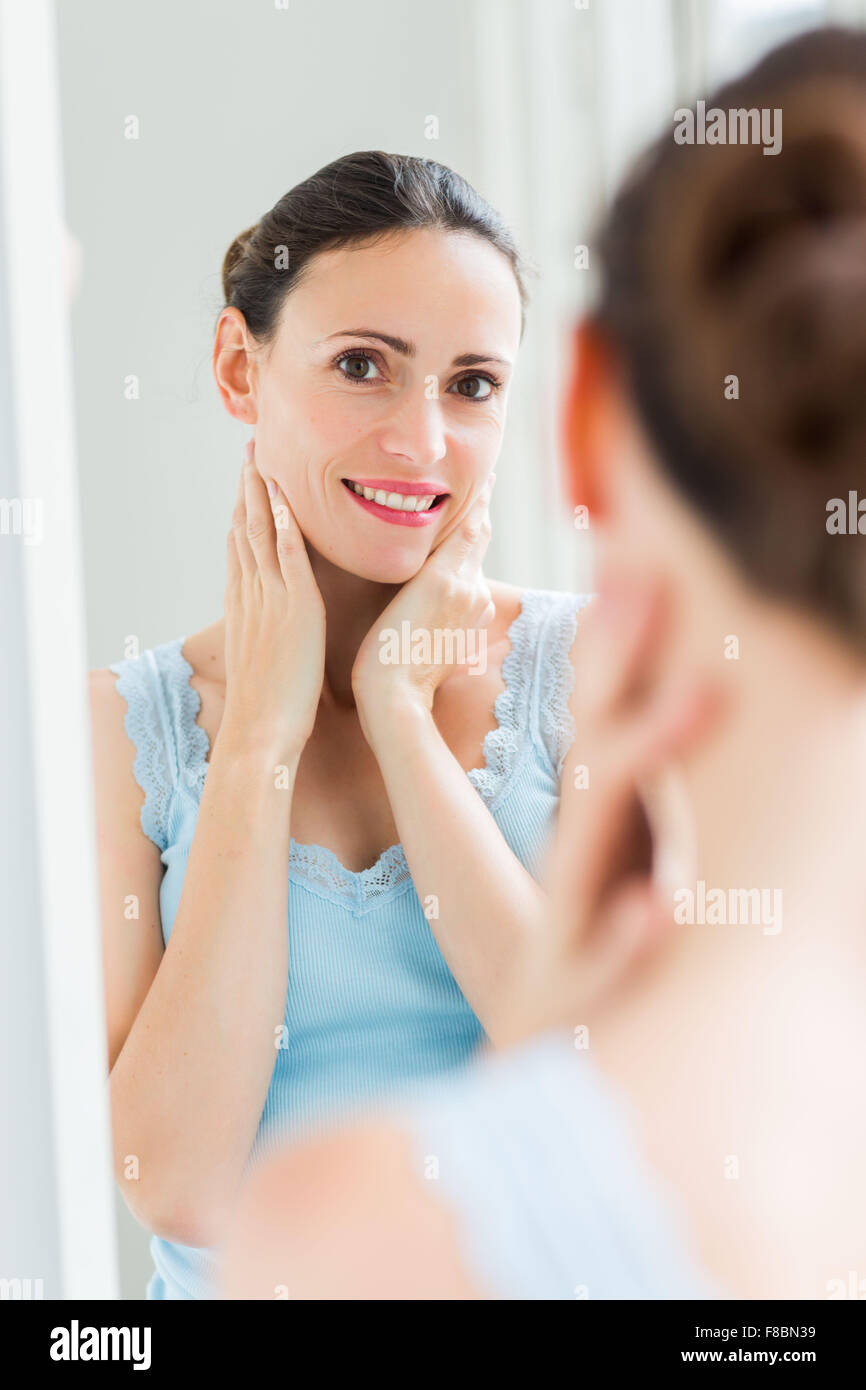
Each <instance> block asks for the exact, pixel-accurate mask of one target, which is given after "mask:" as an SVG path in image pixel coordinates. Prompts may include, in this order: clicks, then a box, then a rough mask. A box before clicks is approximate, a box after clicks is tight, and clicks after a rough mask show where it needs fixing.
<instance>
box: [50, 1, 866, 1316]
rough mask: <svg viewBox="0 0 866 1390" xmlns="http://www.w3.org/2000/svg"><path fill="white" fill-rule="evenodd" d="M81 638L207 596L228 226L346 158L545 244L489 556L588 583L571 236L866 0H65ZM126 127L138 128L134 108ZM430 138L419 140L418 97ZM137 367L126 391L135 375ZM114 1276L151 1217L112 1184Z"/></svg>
mask: <svg viewBox="0 0 866 1390" xmlns="http://www.w3.org/2000/svg"><path fill="white" fill-rule="evenodd" d="M57 21H58V26H59V27H58V43H59V60H60V80H61V110H62V119H63V141H64V163H65V170H64V181H65V200H66V215H67V221H68V224H69V227H70V229H71V230H72V232H73V234H74V235H75V237H76V238H77V239H78V241H79V242H80V244H81V248H82V251H83V263H82V278H81V283H80V288H79V291H78V296H77V300H76V302H75V305H74V308H73V311H72V312H73V346H74V370H75V414H76V424H77V443H78V467H79V474H80V480H81V513H82V526H83V539H84V561H85V584H86V597H87V626H88V637H87V642H88V655H89V661H90V664H91V665H93V666H104V665H106V664H107V663H108V662H110V661H114V660H117V659H118V658H119V657H121V656H123V655H124V654H125V653H124V644H125V643H126V642H127V640H128V639H129V638H130V637H135V638H137V640H138V642H139V644H140V647H141V648H142V649H143V648H144V647H148V646H153V645H155V644H156V643H159V642H164V641H168V640H169V639H171V638H174V637H177V636H180V635H182V634H187V633H190V632H193V631H195V630H196V629H197V628H199V627H202V626H204V625H205V624H207V623H209V622H212V621H213V620H214V619H215V618H217V617H219V616H220V612H221V600H222V590H223V583H224V569H223V563H224V539H225V533H226V530H227V529H228V525H229V520H230V514H231V508H232V502H233V498H234V492H235V487H236V481H237V473H238V469H239V466H240V454H241V450H242V447H243V444H244V442H245V440H246V434H247V432H246V430H245V429H244V428H243V427H242V426H241V425H239V424H238V423H237V422H234V421H232V420H230V419H229V417H228V416H227V415H226V414H225V412H224V411H223V409H222V406H221V404H220V402H219V398H218V396H217V393H216V389H215V386H214V383H213V378H212V375H211V369H210V352H211V342H212V332H213V327H214V323H215V320H216V317H217V314H218V312H219V310H220V308H221V307H222V298H221V291H220V267H221V264H222V258H223V255H224V253H225V250H226V248H227V246H228V245H229V243H230V241H231V240H232V238H233V237H234V236H235V235H236V234H237V232H239V231H240V230H241V229H242V228H245V227H247V226H249V225H250V224H251V223H252V222H254V221H256V220H257V219H258V217H259V216H260V215H261V214H262V213H263V212H264V211H265V210H266V209H268V208H269V207H270V206H271V205H272V204H273V203H274V202H275V201H276V200H277V198H279V197H280V196H281V195H282V194H283V193H284V192H285V191H286V190H287V189H289V188H290V187H291V186H292V185H293V184H295V183H297V182H298V181H299V180H301V179H303V178H305V177H306V176H307V175H309V174H310V173H312V172H313V171H315V170H316V169H318V168H319V167H321V166H322V165H323V164H326V163H328V162H329V161H331V160H332V159H335V158H336V157H337V156H339V155H341V154H345V153H349V152H351V151H353V150H359V149H368V148H379V149H385V150H388V151H395V152H399V153H407V154H415V155H424V156H428V157H430V158H433V159H436V160H438V161H439V162H441V163H444V164H448V165H451V166H452V167H453V168H455V169H456V170H457V171H458V172H459V173H461V174H463V175H464V176H465V177H466V178H468V179H469V180H470V182H471V183H473V184H474V185H475V186H476V187H477V188H478V190H479V191H480V192H481V193H482V194H483V195H484V196H485V197H486V198H488V200H489V201H490V202H492V203H493V204H494V206H496V207H497V208H498V209H499V210H500V211H501V212H502V213H503V214H504V216H505V217H506V219H507V220H508V221H509V222H510V224H511V225H512V227H513V228H514V230H515V232H516V234H517V237H518V240H519V242H520V244H521V246H522V248H523V251H524V253H525V254H527V255H528V256H529V258H530V259H531V260H532V261H533V262H534V264H535V265H536V267H537V269H538V278H537V279H535V280H534V281H533V282H532V283H531V285H530V290H531V295H532V306H531V310H530V315H529V320H528V327H527V332H526V336H525V340H524V346H523V349H522V353H521V360H520V364H519V367H518V372H517V376H516V378H515V383H514V387H513V391H512V397H511V403H510V414H509V425H508V430H507V434H506V443H505V447H504V451H503V456H502V460H501V463H500V465H499V467H498V470H497V487H496V493H495V498H494V502H493V539H492V541H491V545H490V550H489V554H488V563H487V570H488V572H489V573H490V574H491V575H493V576H495V577H498V578H501V579H504V580H508V581H510V582H513V583H517V584H523V585H533V586H539V587H550V588H574V589H586V588H588V587H591V582H592V580H591V554H590V549H589V542H588V538H587V536H586V533H584V532H579V531H577V530H575V528H574V526H573V524H572V521H571V517H570V515H569V513H568V509H567V507H566V505H565V503H564V500H563V497H562V495H561V491H560V486H559V469H560V460H559V451H558V424H559V414H558V410H559V405H558V402H559V389H560V384H561V380H562V373H563V370H564V368H565V366H566V365H567V361H568V358H567V352H568V335H569V330H570V327H571V324H572V322H573V320H574V318H575V315H576V313H577V312H578V311H579V310H580V308H581V307H582V306H583V304H584V303H585V302H586V301H587V297H588V296H589V295H590V293H591V289H592V278H591V277H592V266H591V261H590V268H589V271H587V270H586V269H580V268H576V266H575V248H577V247H579V246H581V245H583V244H585V243H589V242H590V241H591V236H592V231H593V226H594V223H595V219H596V217H597V214H598V212H599V210H600V208H601V206H602V205H603V202H604V199H605V198H606V197H607V196H608V194H609V193H610V192H611V191H612V189H613V187H614V186H615V183H616V181H617V179H618V178H619V176H620V174H621V172H622V170H623V167H624V165H625V164H626V163H627V161H628V160H629V159H630V157H631V155H632V154H633V153H634V151H635V150H636V149H637V148H639V147H640V146H641V145H642V144H644V143H645V142H646V141H647V140H648V139H649V138H651V137H652V136H653V135H654V134H655V133H656V132H657V131H658V130H659V129H660V128H661V127H662V126H663V125H667V126H671V125H672V123H673V112H674V110H675V108H676V107H677V106H678V105H680V104H682V103H683V102H690V101H692V100H693V99H694V98H695V97H698V96H701V95H705V94H707V93H708V91H709V90H710V88H711V87H712V86H713V85H714V84H715V83H716V82H717V81H718V80H719V79H720V78H722V77H726V76H728V75H730V74H731V73H732V72H734V71H736V70H737V69H738V68H740V67H741V66H743V65H745V64H746V63H748V62H750V61H751V60H752V59H753V58H755V57H757V56H758V55H759V54H760V53H761V52H763V51H764V50H765V49H766V48H768V47H770V46H772V45H773V44H774V43H775V42H777V41H778V40H779V39H782V38H784V37H786V36H787V35H788V34H790V33H793V32H794V31H796V30H798V29H803V28H810V27H812V26H813V25H815V24H817V23H822V22H825V21H841V22H848V23H852V22H853V23H857V24H860V23H863V22H864V21H866V0H827V2H826V3H821V0H438V3H437V4H435V5H426V4H425V5H420V4H409V3H406V0H366V3H365V4H363V5H358V4H357V3H356V0H150V2H149V3H148V4H147V5H142V4H140V3H139V2H138V0H58V3H57ZM133 117H134V118H136V120H137V123H138V138H136V139H130V138H127V133H128V132H129V130H130V128H131V123H130V118H133ZM431 117H435V118H436V120H437V122H438V138H436V139H428V138H427V136H426V133H425V132H426V131H429V129H430V126H431V122H430V118H431ZM132 377H134V378H136V379H137V383H138V388H137V389H138V397H137V398H132V399H130V398H129V392H128V388H127V383H128V381H129V379H130V378H132ZM118 1209H119V1213H120V1216H119V1221H120V1236H121V1279H122V1288H123V1293H124V1296H125V1297H128V1298H140V1297H143V1291H144V1286H145V1283H146V1280H147V1278H148V1275H149V1273H150V1262H149V1257H148V1255H147V1249H146V1242H147V1237H146V1235H145V1233H144V1232H143V1231H142V1230H141V1229H140V1228H139V1227H138V1226H137V1225H136V1224H135V1222H134V1221H133V1220H132V1218H131V1217H130V1216H129V1215H128V1213H127V1212H126V1208H125V1207H124V1206H123V1205H122V1203H121V1201H120V1199H119V1198H118Z"/></svg>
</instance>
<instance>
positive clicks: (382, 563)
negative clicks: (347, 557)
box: [334, 555, 427, 584]
mask: <svg viewBox="0 0 866 1390" xmlns="http://www.w3.org/2000/svg"><path fill="white" fill-rule="evenodd" d="M426 558H427V556H426V555H425V556H424V559H423V560H419V559H418V557H417V556H411V557H410V556H405V557H403V558H402V559H398V558H396V557H390V558H389V557H386V556H383V555H374V556H370V557H368V559H367V560H366V561H363V560H362V561H360V562H358V563H354V564H347V565H340V568H341V569H345V570H347V571H348V572H349V573H350V574H354V575H356V576H357V578H358V579H367V580H369V581H370V583H372V584H406V583H407V582H408V581H409V580H410V579H412V578H413V577H414V576H415V575H416V574H417V573H418V571H419V569H420V568H421V566H422V565H423V563H424V560H426ZM334 563H336V564H338V563H339V561H335V562H334Z"/></svg>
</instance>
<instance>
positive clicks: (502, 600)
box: [487, 579, 525, 637]
mask: <svg viewBox="0 0 866 1390" xmlns="http://www.w3.org/2000/svg"><path fill="white" fill-rule="evenodd" d="M487 582H488V584H489V586H490V597H491V598H492V599H493V602H494V605H495V607H496V617H495V618H494V620H493V622H494V629H495V633H496V636H497V637H504V636H505V635H506V633H507V632H508V629H509V628H510V627H511V624H512V623H513V622H514V620H515V619H516V618H517V617H519V616H520V610H521V608H522V606H523V595H524V592H525V591H524V589H523V588H521V586H520V585H519V584H503V583H501V582H500V581H499V580H498V579H488V581H487Z"/></svg>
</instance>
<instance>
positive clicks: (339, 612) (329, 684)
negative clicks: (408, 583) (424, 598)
mask: <svg viewBox="0 0 866 1390" xmlns="http://www.w3.org/2000/svg"><path fill="white" fill-rule="evenodd" d="M307 553H308V555H309V557H310V565H311V567H312V570H313V574H314V576H315V580H316V583H317V585H318V587H319V592H320V593H321V595H322V599H323V601H324V604H325V623H326V627H325V632H326V637H325V684H324V689H323V696H324V697H325V698H330V699H332V700H333V701H334V703H336V704H340V705H353V704H354V698H353V695H352V666H353V664H354V661H355V657H356V656H357V654H358V648H359V647H360V645H361V643H362V642H363V640H364V638H365V637H366V635H367V633H368V632H369V631H370V628H371V627H372V626H373V624H374V623H375V621H376V619H377V618H378V617H379V616H380V614H381V613H382V612H383V611H384V610H385V608H387V606H388V604H389V603H390V602H391V600H392V599H393V597H394V596H395V594H396V593H397V592H398V590H399V589H400V587H401V586H400V585H399V584H380V583H378V582H376V581H375V580H371V579H361V578H359V577H358V575H355V574H349V573H348V572H347V571H346V570H342V569H340V568H339V567H338V566H337V565H335V564H333V563H332V562H331V561H330V560H328V559H326V558H325V557H324V556H323V555H320V554H319V552H318V551H316V550H314V549H313V547H312V546H311V545H310V544H309V542H307Z"/></svg>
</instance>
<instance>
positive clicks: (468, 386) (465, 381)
mask: <svg viewBox="0 0 866 1390" xmlns="http://www.w3.org/2000/svg"><path fill="white" fill-rule="evenodd" d="M456 386H457V394H458V395H460V396H466V397H467V399H468V400H471V401H484V400H487V398H488V397H489V396H492V395H493V391H494V385H493V382H492V381H491V380H490V378H489V377H486V376H463V377H461V378H460V380H459V381H458V382H457V383H456Z"/></svg>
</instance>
